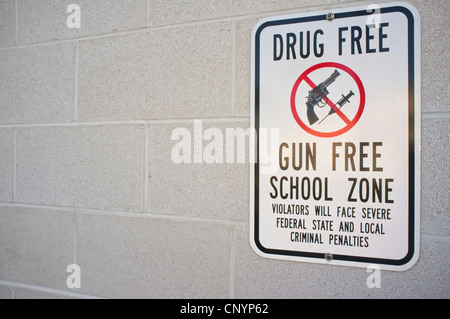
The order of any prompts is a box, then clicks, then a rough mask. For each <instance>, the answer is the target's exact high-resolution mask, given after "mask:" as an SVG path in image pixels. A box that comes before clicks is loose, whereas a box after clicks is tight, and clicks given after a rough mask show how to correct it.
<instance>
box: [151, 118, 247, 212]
mask: <svg viewBox="0 0 450 319" xmlns="http://www.w3.org/2000/svg"><path fill="white" fill-rule="evenodd" d="M194 126H196V127H197V128H198V130H197V131H199V133H198V134H197V133H196V132H197V131H195V130H196V129H195V128H194ZM248 126H249V123H245V122H233V123H208V122H200V124H198V125H196V124H194V122H186V123H176V124H158V125H151V126H150V134H149V135H150V138H149V140H150V141H149V149H150V153H149V175H150V176H149V195H148V203H149V211H151V212H158V213H169V214H170V213H175V214H185V215H196V216H205V217H206V216H207V217H219V218H232V219H243V220H247V219H248V211H249V187H250V186H249V174H250V168H249V164H248V158H245V159H244V163H238V158H237V153H238V151H240V152H243V153H244V154H245V155H247V154H248V145H249V144H248V139H247V140H246V142H245V145H242V144H241V145H242V146H241V145H240V144H238V140H237V139H236V140H235V144H234V145H235V146H234V147H233V148H232V149H233V150H234V155H235V157H234V158H233V160H232V161H228V162H227V158H226V153H227V149H226V135H227V128H230V129H232V130H234V129H237V128H242V129H243V130H246V129H247V128H248ZM177 129H184V130H185V131H186V133H189V135H190V136H191V142H190V143H189V142H188V144H189V145H190V146H191V147H190V148H189V149H188V151H187V152H184V151H182V152H179V153H183V154H184V153H186V154H188V152H191V156H190V163H185V162H182V163H176V162H174V161H173V158H172V149H173V148H174V147H175V145H177V144H179V143H181V142H182V141H185V137H181V136H179V135H178V134H175V135H174V138H175V140H174V141H172V140H171V136H172V132H173V131H174V130H177ZM208 129H213V130H216V131H217V136H218V137H219V138H218V139H217V141H218V142H221V143H223V147H217V150H219V152H222V153H223V156H221V155H219V154H218V155H217V158H218V159H220V160H222V161H223V163H207V162H205V159H204V157H203V156H202V154H210V153H211V152H209V151H208V149H207V145H209V144H210V143H211V142H210V141H209V140H204V141H203V143H202V132H203V133H204V132H206V130H208ZM175 132H177V131H175ZM219 133H220V134H221V135H222V137H221V138H220V135H219ZM214 134H215V133H214ZM197 137H199V139H198V140H199V143H200V144H199V145H200V146H199V147H197V146H195V145H194V140H197ZM186 141H188V140H187V139H186ZM188 144H186V145H188ZM217 145H219V144H217ZM179 153H176V154H179ZM195 154H197V155H195ZM230 154H231V153H230ZM198 155H200V160H201V161H202V163H195V161H196V157H197V156H198Z"/></svg>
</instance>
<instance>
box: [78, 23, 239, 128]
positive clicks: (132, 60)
mask: <svg viewBox="0 0 450 319" xmlns="http://www.w3.org/2000/svg"><path fill="white" fill-rule="evenodd" d="M230 61H231V24H230V23H217V24H211V25H208V26H205V25H202V26H190V27H183V28H181V27H180V28H172V29H165V30H157V31H150V32H148V33H137V34H129V35H127V36H118V37H113V38H105V39H96V40H90V41H83V42H81V44H80V86H79V87H80V89H79V90H80V97H79V114H80V119H82V120H85V121H90V120H119V119H120V120H124V119H133V120H135V119H151V118H180V117H208V116H223V115H229V114H230V110H231V67H230Z"/></svg>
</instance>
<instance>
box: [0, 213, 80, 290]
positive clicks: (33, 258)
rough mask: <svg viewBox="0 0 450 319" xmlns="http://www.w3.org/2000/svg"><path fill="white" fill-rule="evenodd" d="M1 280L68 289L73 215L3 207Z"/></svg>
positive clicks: (72, 248) (72, 253) (0, 234)
mask: <svg viewBox="0 0 450 319" xmlns="http://www.w3.org/2000/svg"><path fill="white" fill-rule="evenodd" d="M0 220H1V223H0V242H1V245H0V265H1V267H0V280H5V281H13V282H20V283H25V284H30V285H37V286H45V287H50V288H56V289H67V285H66V280H67V277H68V274H67V273H66V269H67V266H68V265H70V264H73V262H74V260H73V256H74V233H73V216H72V214H71V213H70V212H60V211H54V210H42V209H32V208H16V207H9V208H8V207H0Z"/></svg>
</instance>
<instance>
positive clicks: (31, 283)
mask: <svg viewBox="0 0 450 319" xmlns="http://www.w3.org/2000/svg"><path fill="white" fill-rule="evenodd" d="M71 3H76V4H78V5H79V7H80V8H81V28H79V29H78V28H73V29H71V28H68V27H67V25H66V19H67V18H68V16H69V15H70V13H67V12H66V9H67V6H68V5H69V4H71ZM370 3H373V2H370V1H366V2H353V1H350V0H347V1H338V0H278V1H274V0H238V1H231V0H230V1H223V0H196V1H190V0H177V1H176V0H126V1H123V0H120V1H119V0H113V1H111V0H89V1H88V0H70V1H66V0H52V1H43V0H39V1H36V0H0V298H17V299H19V298H92V297H102V298H449V297H450V249H449V248H450V213H449V211H450V196H449V195H450V193H449V187H450V182H449V180H450V179H449V177H450V174H449V171H450V164H449V163H450V160H449V154H450V134H449V132H450V106H449V104H448V103H447V101H448V99H449V98H450V96H449V86H448V84H446V83H449V81H450V73H449V69H450V68H449V61H450V59H449V58H450V56H449V44H448V43H449V42H448V40H447V38H448V33H449V27H448V24H447V22H446V19H447V16H448V12H449V11H450V2H449V1H447V0H430V1H428V0H414V1H410V3H411V4H412V5H414V6H415V7H416V8H417V10H418V11H419V13H420V15H421V27H422V34H421V36H422V43H421V46H422V49H421V50H422V51H421V55H422V61H421V65H422V137H421V138H422V162H421V166H422V174H421V178H422V181H421V182H422V185H421V230H420V237H421V247H420V259H419V261H418V262H417V264H416V265H415V266H414V267H413V268H412V269H410V270H408V271H406V272H391V271H382V272H381V287H380V288H373V289H370V288H369V287H368V286H367V284H366V280H367V278H368V276H369V275H370V273H368V272H367V271H366V269H364V268H352V267H340V266H331V265H317V264H311V263H299V262H288V261H280V260H270V259H265V258H261V257H259V256H258V255H257V254H256V253H254V252H253V250H252V249H251V247H250V243H249V227H250V226H249V197H250V181H249V180H250V179H249V164H248V161H246V163H233V164H227V163H223V164H222V163H214V164H207V163H203V164H199V163H192V164H176V163H174V162H173V161H172V159H171V152H172V147H173V145H174V141H172V140H171V134H172V132H173V130H174V129H176V128H187V129H189V130H191V131H192V127H193V125H194V120H202V125H203V129H204V130H205V129H207V128H219V129H220V130H222V132H224V133H225V131H226V128H244V129H245V128H248V127H249V125H250V56H251V54H250V43H251V42H250V38H251V30H252V29H253V26H254V25H255V24H256V23H257V22H258V21H259V20H260V19H262V18H265V17H269V16H276V15H282V14H291V13H304V12H308V11H315V10H325V9H327V10H328V9H333V8H336V7H345V6H352V5H356V4H358V5H368V4H370ZM192 155H193V156H195V154H192ZM71 264H77V265H79V266H80V271H81V287H80V288H75V289H71V288H68V286H67V283H66V280H67V278H68V277H69V275H70V273H68V272H67V267H68V266H69V265H71Z"/></svg>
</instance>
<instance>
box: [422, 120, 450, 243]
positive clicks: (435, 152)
mask: <svg viewBox="0 0 450 319" xmlns="http://www.w3.org/2000/svg"><path fill="white" fill-rule="evenodd" d="M449 132H450V119H449V118H442V119H424V120H423V121H422V197H421V206H422V211H421V228H422V232H423V233H425V234H435V235H445V236H449V235H450V213H449V212H450V201H449V196H448V194H449V193H450V182H449V179H448V172H449V171H450V162H449V154H450V135H449Z"/></svg>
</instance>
